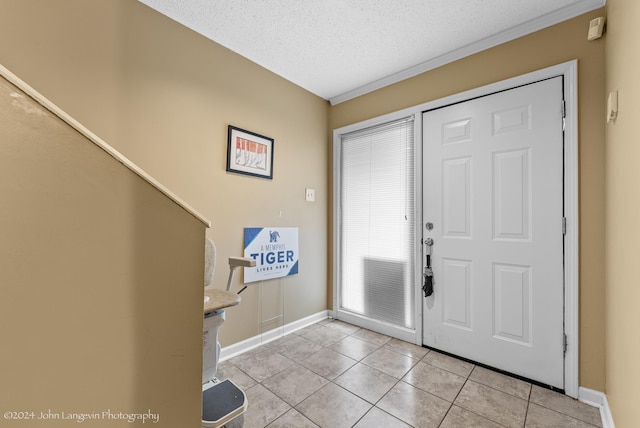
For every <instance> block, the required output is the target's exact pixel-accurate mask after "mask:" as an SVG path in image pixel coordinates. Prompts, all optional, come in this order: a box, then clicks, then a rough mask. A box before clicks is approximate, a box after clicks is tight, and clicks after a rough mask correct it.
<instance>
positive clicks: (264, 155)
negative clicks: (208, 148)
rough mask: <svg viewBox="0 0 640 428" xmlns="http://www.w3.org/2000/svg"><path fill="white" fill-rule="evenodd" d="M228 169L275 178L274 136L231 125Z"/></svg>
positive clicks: (255, 175)
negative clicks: (270, 136) (266, 135)
mask: <svg viewBox="0 0 640 428" xmlns="http://www.w3.org/2000/svg"><path fill="white" fill-rule="evenodd" d="M227 171H229V172H236V173H239V174H246V175H253V176H254V177H262V178H268V179H270V180H271V179H273V138H269V137H265V136H264V135H259V134H256V133H255V132H250V131H246V130H244V129H240V128H237V127H235V126H232V125H229V141H228V145H227Z"/></svg>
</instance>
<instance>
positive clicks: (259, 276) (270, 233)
mask: <svg viewBox="0 0 640 428" xmlns="http://www.w3.org/2000/svg"><path fill="white" fill-rule="evenodd" d="M244 256H245V257H250V258H252V259H254V260H255V261H256V266H255V267H252V268H247V267H246V268H244V282H245V283H247V282H256V281H265V280H268V279H273V278H280V277H283V276H288V275H295V274H297V273H298V228H297V227H247V228H245V229H244Z"/></svg>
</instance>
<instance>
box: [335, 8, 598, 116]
mask: <svg viewBox="0 0 640 428" xmlns="http://www.w3.org/2000/svg"><path fill="white" fill-rule="evenodd" d="M605 2H606V0H583V1H579V2H574V3H571V4H569V5H567V6H566V7H564V8H562V9H559V10H556V11H554V12H552V13H549V14H547V15H543V16H541V17H539V18H536V19H534V20H532V21H529V22H526V23H524V24H522V25H518V26H516V27H512V28H510V29H508V30H505V31H503V32H500V33H498V34H495V35H493V36H490V37H486V38H484V39H482V40H478V41H476V42H473V43H471V44H468V45H466V46H463V47H461V48H459V49H456V50H454V51H451V52H447V53H445V54H443V55H440V56H438V57H436V58H432V59H430V60H428V61H425V62H422V63H420V64H417V65H414V66H413V67H410V68H407V69H405V70H402V71H399V72H397V73H394V74H391V75H389V76H387V77H383V78H382V79H379V80H376V81H373V82H371V83H368V84H366V85H363V86H361V87H359V88H356V89H353V90H351V91H348V92H345V93H343V94H340V95H336V96H335V97H331V98H330V99H329V102H330V103H331V105H336V104H340V103H343V102H345V101H349V100H351V99H353V98H357V97H359V96H361V95H365V94H368V93H369V92H373V91H376V90H378V89H381V88H384V87H386V86H389V85H392V84H394V83H398V82H401V81H403V80H406V79H409V78H411V77H415V76H417V75H419V74H422V73H425V72H427V71H429V70H433V69H435V68H438V67H441V66H443V65H445V64H449V63H452V62H454V61H457V60H459V59H462V58H465V57H468V56H471V55H474V54H476V53H478V52H482V51H484V50H486V49H489V48H492V47H494V46H498V45H501V44H503V43H506V42H509V41H511V40H515V39H517V38H519V37H523V36H526V35H527V34H531V33H533V32H535V31H538V30H542V29H543V28H547V27H550V26H552V25H555V24H559V23H560V22H563V21H566V20H568V19H571V18H575V17H576V16H579V15H582V14H584V13H587V12H591V11H592V10H595V9H598V8H601V7H603V6H604V5H605Z"/></svg>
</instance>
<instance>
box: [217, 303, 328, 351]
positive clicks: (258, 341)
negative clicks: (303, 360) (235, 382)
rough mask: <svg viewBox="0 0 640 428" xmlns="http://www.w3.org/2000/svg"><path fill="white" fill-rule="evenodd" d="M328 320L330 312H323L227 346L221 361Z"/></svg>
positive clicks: (223, 349)
mask: <svg viewBox="0 0 640 428" xmlns="http://www.w3.org/2000/svg"><path fill="white" fill-rule="evenodd" d="M327 318H329V311H321V312H318V313H317V314H313V315H309V316H308V317H305V318H302V319H299V320H298V321H294V322H291V323H289V324H287V325H284V326H282V327H278V328H275V329H273V330H269V331H267V332H264V333H261V334H258V335H257V336H253V337H250V338H249V339H245V340H243V341H241V342H238V343H234V344H233V345H229V346H225V347H224V348H222V349H221V350H220V361H224V360H228V359H229V358H233V357H235V356H237V355H240V354H243V353H245V352H247V351H250V350H252V349H254V348H257V347H258V346H260V345H264V344H265V343H269V342H271V341H273V340H276V339H279V338H281V337H282V336H286V335H287V334H290V333H293V332H294V331H297V330H300V329H303V328H305V327H307V326H309V325H311V324H315V323H317V322H318V321H322V320H324V319H327Z"/></svg>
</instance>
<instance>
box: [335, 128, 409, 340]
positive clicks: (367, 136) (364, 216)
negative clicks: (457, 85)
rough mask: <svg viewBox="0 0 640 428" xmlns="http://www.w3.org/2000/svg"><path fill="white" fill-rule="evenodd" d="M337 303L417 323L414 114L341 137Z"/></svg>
mask: <svg viewBox="0 0 640 428" xmlns="http://www.w3.org/2000/svg"><path fill="white" fill-rule="evenodd" d="M340 150H341V158H340V159H341V171H340V178H341V180H340V183H341V184H340V207H341V211H340V258H339V263H340V266H339V272H340V274H339V284H338V287H339V291H338V292H339V293H340V310H343V311H347V312H352V313H355V314H359V315H362V316H365V317H368V318H371V319H374V320H377V321H383V322H387V323H391V324H393V325H397V326H401V327H406V328H410V329H414V328H415V325H414V324H415V314H414V312H415V291H414V288H415V287H414V284H413V282H414V280H413V278H414V272H415V257H414V242H413V240H414V229H415V212H416V210H415V191H414V187H415V162H414V122H413V117H410V118H404V119H402V120H398V121H394V122H390V123H385V124H382V125H379V126H375V127H371V128H367V129H364V130H360V131H357V132H353V133H349V134H344V135H342V136H341V148H340Z"/></svg>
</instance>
